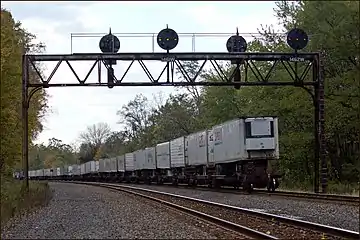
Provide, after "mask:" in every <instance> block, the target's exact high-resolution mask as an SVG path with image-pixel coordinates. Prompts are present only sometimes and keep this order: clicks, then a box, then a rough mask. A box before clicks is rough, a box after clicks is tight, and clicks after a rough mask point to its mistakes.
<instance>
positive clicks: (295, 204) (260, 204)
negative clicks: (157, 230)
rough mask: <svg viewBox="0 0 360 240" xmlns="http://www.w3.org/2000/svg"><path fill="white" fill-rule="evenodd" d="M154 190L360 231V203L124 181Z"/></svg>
mask: <svg viewBox="0 0 360 240" xmlns="http://www.w3.org/2000/svg"><path fill="white" fill-rule="evenodd" d="M124 185H125V186H134V187H139V188H146V189H153V190H158V191H163V192H168V193H173V194H178V195H183V196H188V197H193V198H199V199H203V200H208V201H212V202H218V203H223V204H228V205H232V206H237V207H242V208H248V209H251V210H256V211H261V212H267V213H272V214H276V215H281V216H286V217H290V218H296V219H300V220H304V221H310V222H315V223H320V224H324V225H329V226H334V227H338V228H344V229H348V230H351V231H357V232H359V206H351V205H345V204H344V205H341V204H334V203H326V202H319V201H309V200H303V199H287V198H285V197H284V198H280V197H273V196H266V195H255V194H252V195H247V194H242V193H239V194H232V193H220V192H212V191H204V190H201V189H186V188H175V187H168V186H156V185H145V184H124Z"/></svg>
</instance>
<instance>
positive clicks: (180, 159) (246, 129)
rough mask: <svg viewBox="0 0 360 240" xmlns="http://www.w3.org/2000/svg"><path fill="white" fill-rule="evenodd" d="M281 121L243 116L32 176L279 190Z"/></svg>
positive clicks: (247, 189)
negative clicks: (276, 167)
mask: <svg viewBox="0 0 360 240" xmlns="http://www.w3.org/2000/svg"><path fill="white" fill-rule="evenodd" d="M278 159H279V133H278V118H277V117H275V116H271V117H269V116H268V117H240V118H237V119H233V120H231V121H227V122H224V123H222V124H219V125H216V126H213V127H212V128H211V129H206V130H203V131H199V132H196V133H193V134H190V135H188V136H183V137H179V138H176V139H173V140H171V141H168V142H163V143H159V144H157V145H156V146H153V147H147V148H145V149H139V150H137V151H135V152H132V153H126V154H124V155H121V156H116V157H112V158H107V159H99V161H89V162H86V163H83V164H79V165H72V166H64V167H58V168H48V169H38V170H32V171H29V178H30V179H31V180H78V181H104V182H127V183H140V182H142V183H147V184H151V183H157V184H163V183H172V184H173V185H177V184H179V183H181V184H188V185H191V186H196V185H208V186H209V187H212V188H218V187H221V186H233V187H234V188H237V189H238V188H239V187H242V188H243V189H245V190H246V191H248V192H251V191H252V190H253V189H254V188H267V189H268V190H269V191H275V189H276V188H278V186H279V181H278V180H279V178H280V177H281V176H280V175H276V174H275V173H274V172H273V171H271V167H270V165H271V162H272V161H277V160H278Z"/></svg>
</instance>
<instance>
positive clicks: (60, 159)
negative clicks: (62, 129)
mask: <svg viewBox="0 0 360 240" xmlns="http://www.w3.org/2000/svg"><path fill="white" fill-rule="evenodd" d="M29 159H30V164H29V167H30V169H31V170H32V169H40V168H52V167H59V166H67V165H72V164H75V163H76V162H77V158H76V152H75V150H74V149H73V148H72V147H71V146H70V145H68V144H64V143H62V141H61V140H59V139H56V138H51V139H49V143H48V145H47V146H45V145H43V144H40V145H34V146H32V147H31V149H30V151H29Z"/></svg>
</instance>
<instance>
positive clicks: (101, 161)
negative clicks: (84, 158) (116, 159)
mask: <svg viewBox="0 0 360 240" xmlns="http://www.w3.org/2000/svg"><path fill="white" fill-rule="evenodd" d="M105 161H106V159H104V158H102V159H99V172H101V173H103V172H106V168H105Z"/></svg>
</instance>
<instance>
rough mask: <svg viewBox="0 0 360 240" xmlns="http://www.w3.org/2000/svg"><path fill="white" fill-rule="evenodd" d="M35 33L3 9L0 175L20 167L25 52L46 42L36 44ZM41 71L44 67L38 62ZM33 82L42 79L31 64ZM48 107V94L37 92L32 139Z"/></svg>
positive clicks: (32, 111)
mask: <svg viewBox="0 0 360 240" xmlns="http://www.w3.org/2000/svg"><path fill="white" fill-rule="evenodd" d="M34 39H35V36H34V35H32V34H30V33H28V32H26V31H25V30H24V29H23V28H22V27H21V23H20V22H16V21H15V20H14V19H13V17H12V15H11V13H10V12H9V11H7V10H5V9H3V8H2V9H1V78H0V85H1V101H0V104H1V116H0V120H1V126H0V141H1V143H0V145H1V153H0V169H1V174H2V175H3V174H5V175H6V174H9V173H10V172H11V170H12V168H13V167H14V166H20V165H21V164H20V160H21V143H22V141H21V140H22V126H21V89H22V71H21V66H22V55H23V54H26V53H33V52H42V51H43V50H44V47H43V44H33V40H34ZM36 67H37V68H38V70H39V72H40V73H41V72H42V69H41V66H40V65H38V64H37V65H36ZM30 81H31V82H33V83H38V82H40V79H39V76H38V75H37V73H36V72H35V70H34V68H33V67H32V66H31V67H30ZM46 109H47V95H46V93H45V91H43V90H41V91H38V92H37V93H36V94H34V96H33V98H32V100H31V101H30V108H29V136H30V139H29V141H30V142H31V141H32V140H34V139H35V138H36V136H37V135H38V133H39V132H40V131H41V130H42V124H41V119H42V117H43V116H44V113H45V111H46Z"/></svg>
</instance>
